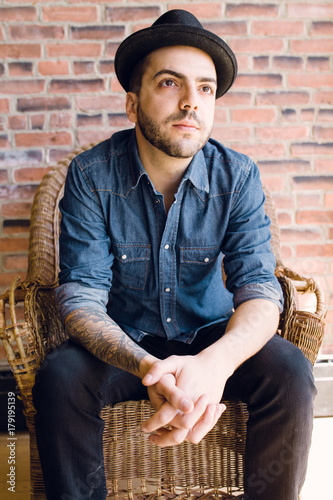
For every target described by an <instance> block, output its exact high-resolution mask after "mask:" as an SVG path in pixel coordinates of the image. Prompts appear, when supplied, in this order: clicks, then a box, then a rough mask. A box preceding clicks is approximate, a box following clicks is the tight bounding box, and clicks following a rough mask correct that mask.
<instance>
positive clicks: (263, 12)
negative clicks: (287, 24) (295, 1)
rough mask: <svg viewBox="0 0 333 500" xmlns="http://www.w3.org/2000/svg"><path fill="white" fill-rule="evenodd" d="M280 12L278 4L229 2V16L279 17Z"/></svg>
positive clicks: (227, 10) (227, 14) (227, 13)
mask: <svg viewBox="0 0 333 500" xmlns="http://www.w3.org/2000/svg"><path fill="white" fill-rule="evenodd" d="M278 14H279V6H278V5H277V4H269V3H267V4H262V5H258V3H256V4H252V3H241V4H227V6H226V16H227V17H245V18H249V17H277V16H278Z"/></svg>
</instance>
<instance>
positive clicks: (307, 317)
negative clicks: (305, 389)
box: [275, 266, 327, 364]
mask: <svg viewBox="0 0 333 500" xmlns="http://www.w3.org/2000/svg"><path fill="white" fill-rule="evenodd" d="M275 274H276V276H277V278H278V280H279V282H280V285H281V288H282V292H283V296H284V309H283V312H282V314H281V316H280V324H279V330H278V333H279V334H280V335H281V336H282V337H284V338H285V339H287V340H289V341H290V342H292V343H293V344H295V345H296V346H297V347H299V348H300V349H301V350H302V352H303V354H304V355H305V356H306V357H307V358H308V359H309V360H310V361H311V363H312V364H314V363H315V361H316V359H317V357H318V353H319V349H320V347H321V344H322V341H323V337H324V332H325V317H326V313H327V310H326V307H325V303H324V294H323V292H322V290H321V288H320V287H319V285H318V284H317V283H316V282H315V281H314V280H313V278H304V277H301V276H299V275H298V274H297V273H295V272H293V271H291V270H290V269H288V268H286V267H283V266H280V267H278V268H277V269H276V271H275ZM304 294H313V295H312V296H313V299H314V302H315V306H314V310H313V311H309V310H302V309H300V306H299V302H300V300H299V299H300V297H302V296H303V295H304Z"/></svg>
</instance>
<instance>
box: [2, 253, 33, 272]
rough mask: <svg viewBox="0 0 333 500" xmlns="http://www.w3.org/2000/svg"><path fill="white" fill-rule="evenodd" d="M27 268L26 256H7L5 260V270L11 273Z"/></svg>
mask: <svg viewBox="0 0 333 500" xmlns="http://www.w3.org/2000/svg"><path fill="white" fill-rule="evenodd" d="M27 268H28V256H27V255H15V256H14V255H9V256H8V257H6V258H5V270H6V271H12V270H14V269H16V270H19V269H24V270H26V269H27Z"/></svg>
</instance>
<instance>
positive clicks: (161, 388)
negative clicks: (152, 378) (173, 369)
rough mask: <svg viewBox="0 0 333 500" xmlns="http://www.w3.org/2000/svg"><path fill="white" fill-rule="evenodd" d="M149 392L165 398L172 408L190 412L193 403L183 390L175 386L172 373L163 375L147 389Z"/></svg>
mask: <svg viewBox="0 0 333 500" xmlns="http://www.w3.org/2000/svg"><path fill="white" fill-rule="evenodd" d="M148 392H149V394H150V393H153V392H155V393H156V394H159V396H160V397H163V398H164V399H166V400H167V401H168V402H169V403H170V404H171V405H172V406H173V407H174V408H176V409H177V410H180V411H182V412H185V413H187V412H190V411H192V410H193V408H194V403H193V401H192V400H191V398H189V397H188V396H187V395H186V394H185V392H184V391H182V390H181V389H179V387H177V386H176V380H175V378H174V376H173V375H170V374H168V375H164V376H163V377H162V378H161V380H160V381H159V382H158V383H157V384H156V385H154V386H153V387H152V388H150V389H148Z"/></svg>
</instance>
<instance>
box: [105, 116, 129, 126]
mask: <svg viewBox="0 0 333 500" xmlns="http://www.w3.org/2000/svg"><path fill="white" fill-rule="evenodd" d="M108 124H109V126H110V127H129V126H130V121H129V119H128V118H127V115H126V113H112V114H111V113H110V114H108Z"/></svg>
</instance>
